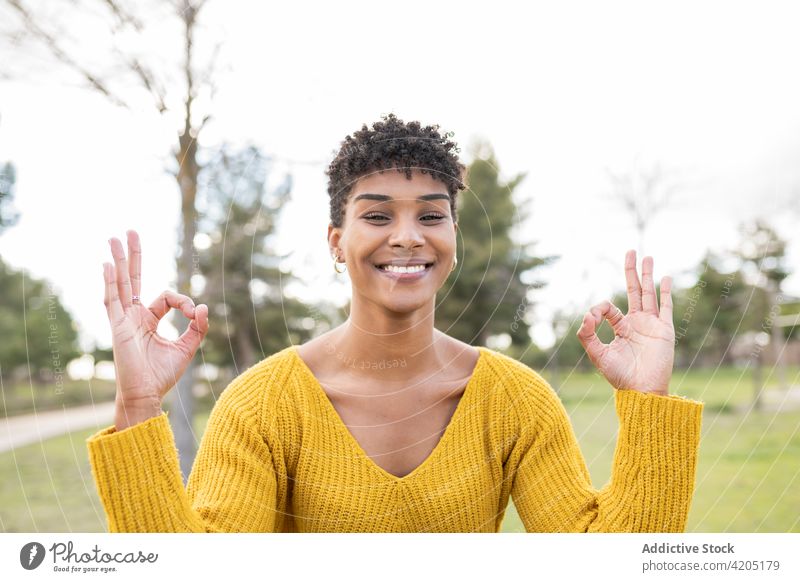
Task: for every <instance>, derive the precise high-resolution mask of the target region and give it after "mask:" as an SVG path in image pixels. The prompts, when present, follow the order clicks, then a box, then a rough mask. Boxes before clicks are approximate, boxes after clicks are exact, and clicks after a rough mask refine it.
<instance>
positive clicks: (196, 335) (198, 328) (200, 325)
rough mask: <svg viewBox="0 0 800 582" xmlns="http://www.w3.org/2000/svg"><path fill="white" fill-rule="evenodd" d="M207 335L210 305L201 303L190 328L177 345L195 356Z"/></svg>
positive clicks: (195, 311) (196, 309)
mask: <svg viewBox="0 0 800 582" xmlns="http://www.w3.org/2000/svg"><path fill="white" fill-rule="evenodd" d="M206 333H208V305H206V304H205V303H201V304H200V305H198V306H197V307H196V308H195V310H194V317H193V318H192V320H191V321H190V322H189V327H187V328H186V331H184V332H183V334H181V337H179V338H178V340H177V341H176V342H175V343H176V345H177V346H178V347H180V348H181V349H182V350H184V351H185V352H187V353H188V354H190V355H194V353H195V352H196V351H197V348H198V347H200V342H202V341H203V338H204V337H205V335H206Z"/></svg>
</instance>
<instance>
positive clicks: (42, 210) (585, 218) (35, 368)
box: [0, 0, 800, 532]
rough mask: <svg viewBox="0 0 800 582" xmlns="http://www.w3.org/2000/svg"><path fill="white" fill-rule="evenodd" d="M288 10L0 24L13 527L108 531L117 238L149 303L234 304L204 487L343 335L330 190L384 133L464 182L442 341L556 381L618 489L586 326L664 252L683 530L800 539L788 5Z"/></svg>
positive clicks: (202, 375)
mask: <svg viewBox="0 0 800 582" xmlns="http://www.w3.org/2000/svg"><path fill="white" fill-rule="evenodd" d="M270 4H271V3H270ZM270 4H265V5H264V6H258V7H256V6H253V5H252V4H248V3H243V2H238V1H231V2H225V3H222V2H218V1H216V0H208V1H201V0H192V1H188V0H173V1H166V0H160V1H156V0H151V1H146V2H136V3H133V2H128V1H122V0H103V1H101V0H76V1H75V2H69V3H64V2H50V1H43V2H33V1H25V0H0V51H2V52H0V54H1V55H2V58H0V338H2V339H0V387H1V388H2V401H1V402H0V417H2V418H4V419H6V420H3V421H0V475H2V477H1V478H0V531H4V532H20V531H50V532H70V531H75V532H80V531H105V528H106V523H105V519H104V514H103V509H102V506H101V504H100V502H99V499H98V498H97V495H96V492H95V488H94V483H93V481H92V476H91V471H90V468H89V464H88V459H87V455H86V446H85V439H86V438H87V437H88V436H89V435H91V434H92V433H94V432H96V431H97V430H98V429H100V428H104V427H105V426H108V425H109V424H111V422H112V413H111V411H112V408H111V407H110V404H109V403H111V402H113V399H114V391H115V387H114V376H113V371H114V367H113V361H112V354H111V344H110V337H111V336H110V332H109V329H108V322H107V317H106V313H105V307H104V305H103V286H102V271H101V265H102V262H103V261H110V254H109V252H108V245H107V242H106V241H107V239H108V238H109V237H111V236H117V237H118V238H120V239H121V240H123V241H124V233H125V230H126V229H129V228H133V229H136V230H137V231H138V232H139V233H140V235H141V237H142V244H143V293H142V295H143V301H145V302H147V303H149V302H150V301H152V300H153V299H155V297H156V296H157V295H158V294H159V293H160V292H161V291H162V290H164V289H167V288H171V289H177V290H178V291H179V292H181V293H185V294H189V295H191V296H192V297H193V298H194V300H195V303H197V304H199V303H206V304H208V305H209V307H210V320H211V327H210V332H209V335H208V337H207V338H206V340H205V342H204V344H203V346H202V349H201V350H200V352H198V355H197V357H196V358H195V361H194V362H193V365H192V366H191V367H190V368H189V370H187V373H186V374H185V375H184V377H183V378H182V379H181V381H180V382H179V383H178V385H177V386H176V387H175V388H174V389H173V390H172V392H171V394H170V397H169V401H168V402H167V403H166V408H169V409H170V410H171V412H170V421H171V422H172V424H173V431H174V432H175V436H176V443H177V445H178V448H179V450H180V452H181V465H182V469H183V471H184V475H186V474H188V471H189V469H190V468H191V464H192V462H193V459H194V454H195V452H196V447H197V444H198V443H199V440H200V438H201V436H202V434H203V430H204V427H205V423H206V420H207V417H208V413H209V411H210V410H211V408H212V407H213V405H214V402H215V401H216V399H217V398H218V397H219V395H220V393H221V392H222V391H223V390H224V389H225V387H226V386H227V384H228V383H229V382H230V380H231V379H233V378H234V377H235V376H237V375H238V374H240V373H241V372H242V371H244V370H245V369H246V368H247V367H249V366H251V365H253V364H254V363H256V362H258V361H259V360H261V359H262V358H264V357H266V356H268V355H270V354H272V353H274V352H276V351H278V350H280V349H282V348H284V347H286V346H288V345H290V344H298V343H303V342H305V341H307V340H309V339H310V338H312V337H314V336H316V335H318V334H320V333H323V332H324V331H327V330H328V329H330V328H331V327H334V326H336V325H338V324H340V323H342V322H343V321H345V320H346V318H347V313H348V296H349V292H350V288H349V282H348V280H347V275H346V274H344V275H336V274H335V273H334V271H333V268H332V265H331V261H330V256H329V254H328V249H327V242H326V227H327V222H328V197H327V195H326V182H325V176H324V174H323V171H324V169H325V167H326V165H327V163H328V162H329V161H330V159H331V158H332V156H333V153H334V151H335V150H336V149H337V148H338V146H339V142H340V141H341V140H342V139H343V138H344V136H345V135H347V134H349V133H351V132H353V131H355V130H357V129H359V128H360V127H361V124H362V123H367V124H369V123H371V122H373V121H376V120H377V119H378V118H379V115H380V114H381V113H386V112H389V111H393V112H394V113H396V114H397V115H398V116H399V117H400V118H402V119H405V120H411V119H418V120H420V121H421V122H422V123H437V124H440V125H441V127H442V131H453V132H454V137H453V139H454V140H455V141H457V142H458V143H460V144H461V146H462V147H461V150H462V151H461V155H462V159H463V161H464V162H465V163H466V164H467V165H468V166H469V186H470V189H469V190H468V191H465V192H463V193H462V195H461V197H460V199H459V203H458V205H459V211H458V212H459V240H458V269H457V270H456V272H454V273H453V274H452V275H451V277H450V278H449V280H448V281H447V283H446V284H445V285H444V287H443V288H442V289H441V291H440V294H439V297H438V298H437V311H436V326H437V328H439V329H441V330H443V331H445V332H446V333H448V334H450V335H452V336H454V337H457V338H459V339H461V340H462V341H465V342H468V343H471V344H474V345H486V346H489V347H491V348H493V349H497V350H500V351H503V352H505V353H507V354H509V355H512V356H513V357H515V358H518V359H520V360H521V361H523V362H525V363H526V364H528V365H529V366H531V367H532V368H534V369H536V370H538V371H539V372H541V373H542V374H543V375H544V376H545V377H546V378H547V379H548V381H549V382H550V383H551V385H552V386H553V388H554V389H555V390H556V391H557V392H558V394H559V396H560V398H561V399H562V401H563V402H564V404H565V406H566V407H567V410H568V412H569V414H570V417H571V420H572V422H573V426H574V428H575V432H576V434H577V436H578V438H579V441H580V444H581V447H582V450H583V452H584V456H585V457H586V461H587V464H588V465H589V468H590V472H591V475H592V480H593V483H594V485H595V487H597V488H599V487H601V486H602V485H604V484H605V483H606V482H607V481H608V479H609V476H610V472H611V460H612V455H613V452H614V445H615V443H616V434H617V426H618V424H617V418H616V415H615V411H614V405H613V392H612V388H611V387H610V386H609V385H608V383H607V382H606V381H605V380H604V379H603V378H602V377H600V376H598V375H597V374H595V373H594V372H593V367H592V366H591V364H590V363H589V362H588V360H587V358H586V357H585V356H584V353H583V349H582V347H581V346H580V344H579V343H578V341H577V338H576V337H575V332H576V330H577V327H578V325H579V324H580V320H581V317H582V316H583V313H584V312H585V311H586V310H587V309H588V308H589V307H590V306H591V305H592V304H594V303H597V302H599V301H601V300H603V299H606V298H612V299H613V300H614V301H615V303H616V304H617V305H618V306H619V307H620V308H622V309H623V311H624V310H625V309H626V308H627V305H626V300H625V295H624V275H623V264H622V263H623V258H624V253H625V250H627V249H628V248H635V249H637V250H638V252H639V259H640V260H641V257H642V256H644V255H652V256H654V257H655V270H656V273H655V275H656V280H659V279H660V277H661V276H663V275H671V276H672V277H673V279H674V285H675V289H674V298H675V310H674V315H675V327H676V334H677V342H676V367H675V372H674V376H673V381H672V384H671V392H672V393H674V394H679V395H682V396H686V397H689V398H695V399H698V400H701V401H703V402H705V414H704V419H703V437H702V442H701V446H700V462H699V465H698V470H697V482H696V492H695V497H694V501H693V505H692V510H691V513H690V519H689V524H688V527H687V531H690V532H790V531H793V532H798V531H800V432H799V427H800V329H798V327H800V228H798V227H800V166H799V165H798V160H800V111H798V110H797V108H796V103H798V102H800V80H798V78H797V76H796V75H793V74H789V72H791V71H794V70H797V66H798V64H800V63H799V62H798V60H800V56H798V55H800V50H798V49H800V46H798V45H800V37H798V36H797V35H796V34H795V33H794V32H793V30H792V27H791V23H792V22H796V19H793V18H792V17H796V16H798V14H797V13H794V14H793V13H792V6H791V4H789V3H787V4H779V3H776V4H770V6H769V8H767V7H765V6H763V5H762V6H759V7H758V8H756V7H755V6H750V7H742V6H739V5H732V4H730V3H725V4H719V5H714V4H711V3H710V4H705V3H704V5H703V6H702V7H700V6H697V5H695V4H691V3H682V2H676V3H670V5H669V6H668V7H667V6H664V7H661V8H655V7H647V6H644V5H643V4H642V3H633V2H626V3H609V4H606V3H603V6H602V7H599V6H595V5H591V4H576V3H570V2H565V3H563V4H562V3H559V7H554V6H550V7H547V8H545V7H542V6H538V5H534V6H531V7H529V8H528V9H527V12H525V13H517V12H516V11H517V10H520V8H518V7H516V6H514V5H513V4H510V3H508V4H503V3H498V4H496V5H494V6H493V7H492V8H487V7H486V6H485V5H484V6H482V7H480V6H473V5H470V4H469V3H459V4H458V5H456V4H449V3H442V4H441V5H436V6H431V5H429V4H422V3H413V2H412V3H410V4H408V5H404V7H403V9H402V12H395V11H393V10H391V9H388V8H381V7H378V6H376V5H375V4H374V3H373V4H366V3H363V4H362V3H343V4H340V3H336V4H335V7H334V6H333V5H323V4H320V5H313V6H312V7H305V8H303V7H301V6H294V7H292V6H288V5H280V6H273V5H270ZM387 30H391V31H393V32H392V33H391V34H388V35H387V34H386V31H387ZM393 35H394V36H393ZM187 323H188V322H187V320H186V319H185V318H183V317H182V316H181V315H180V314H178V313H177V312H173V313H172V314H171V315H170V316H169V319H168V320H167V319H165V320H164V321H163V322H162V325H161V326H160V328H159V331H161V332H162V333H163V334H164V335H165V336H167V337H171V338H175V337H177V334H178V330H181V331H182V330H183V329H185V327H186V325H187ZM601 332H602V333H601V337H603V339H604V340H606V341H608V340H610V339H611V337H612V335H611V330H610V329H609V328H608V326H607V324H604V326H603V328H602V330H601ZM504 531H509V532H511V531H523V528H522V525H521V522H520V521H519V519H518V517H517V515H516V512H515V511H514V509H513V505H512V506H510V507H509V512H508V513H507V516H506V519H505V522H504Z"/></svg>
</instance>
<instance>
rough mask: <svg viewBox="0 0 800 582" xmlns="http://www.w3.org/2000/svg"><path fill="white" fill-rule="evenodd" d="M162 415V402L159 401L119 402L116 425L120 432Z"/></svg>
mask: <svg viewBox="0 0 800 582" xmlns="http://www.w3.org/2000/svg"><path fill="white" fill-rule="evenodd" d="M162 413H163V410H161V402H160V401H158V400H157V399H148V400H138V401H136V402H129V401H128V402H126V401H122V400H117V402H116V407H115V412H114V425H115V426H116V429H117V430H118V431H120V430H124V429H126V428H128V427H130V426H133V425H135V424H139V423H141V422H144V421H146V420H149V419H151V418H153V417H155V416H160V415H161V414H162Z"/></svg>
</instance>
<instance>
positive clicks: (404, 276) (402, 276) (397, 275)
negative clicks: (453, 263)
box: [375, 263, 433, 281]
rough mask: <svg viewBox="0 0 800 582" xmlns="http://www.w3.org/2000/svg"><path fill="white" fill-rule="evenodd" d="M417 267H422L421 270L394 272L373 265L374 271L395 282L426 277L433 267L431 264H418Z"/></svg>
mask: <svg viewBox="0 0 800 582" xmlns="http://www.w3.org/2000/svg"><path fill="white" fill-rule="evenodd" d="M403 266H405V265H403ZM419 266H422V267H424V268H423V269H415V270H413V271H409V272H402V271H395V270H392V269H387V268H381V267H379V266H378V265H375V269H376V270H377V271H378V272H379V273H380V274H381V275H384V276H386V277H389V278H391V279H394V280H397V281H413V280H416V279H420V278H421V277H424V276H425V275H427V274H428V273H429V272H430V271H431V268H432V266H433V263H419Z"/></svg>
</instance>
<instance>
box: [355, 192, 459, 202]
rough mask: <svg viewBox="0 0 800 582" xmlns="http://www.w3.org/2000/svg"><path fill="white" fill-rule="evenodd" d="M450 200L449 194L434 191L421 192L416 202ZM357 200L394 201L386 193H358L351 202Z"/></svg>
mask: <svg viewBox="0 0 800 582" xmlns="http://www.w3.org/2000/svg"><path fill="white" fill-rule="evenodd" d="M440 199H442V200H448V201H449V200H450V196H448V195H447V194H441V193H435V194H423V195H422V196H419V197H417V202H426V201H428V200H440ZM359 200H377V201H379V202H394V198H392V197H391V196H387V195H386V194H371V193H366V194H359V195H358V196H356V197H355V199H354V200H353V204H355V203H356V202H358V201H359Z"/></svg>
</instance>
